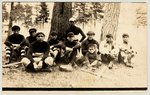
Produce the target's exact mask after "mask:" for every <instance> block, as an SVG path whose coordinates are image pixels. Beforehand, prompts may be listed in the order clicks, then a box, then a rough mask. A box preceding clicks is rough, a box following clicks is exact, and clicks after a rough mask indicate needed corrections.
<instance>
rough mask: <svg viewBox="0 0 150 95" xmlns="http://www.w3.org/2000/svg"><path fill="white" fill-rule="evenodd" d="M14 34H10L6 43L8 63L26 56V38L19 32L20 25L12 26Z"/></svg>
mask: <svg viewBox="0 0 150 95" xmlns="http://www.w3.org/2000/svg"><path fill="white" fill-rule="evenodd" d="M11 29H12V32H13V34H12V35H10V36H8V37H7V39H6V41H5V42H4V44H5V45H6V64H9V63H10V62H11V59H12V58H13V57H15V58H16V59H18V58H22V57H24V56H25V50H24V47H25V38H24V36H23V35H21V34H19V31H20V27H19V26H17V25H15V26H13V27H12V28H11Z"/></svg>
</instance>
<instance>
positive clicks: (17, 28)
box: [11, 25, 20, 31]
mask: <svg viewBox="0 0 150 95" xmlns="http://www.w3.org/2000/svg"><path fill="white" fill-rule="evenodd" d="M11 30H12V31H15V30H20V27H19V26H17V25H15V26H13V27H12V28H11Z"/></svg>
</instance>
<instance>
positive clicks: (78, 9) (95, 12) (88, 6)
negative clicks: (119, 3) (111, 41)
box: [73, 2, 104, 23]
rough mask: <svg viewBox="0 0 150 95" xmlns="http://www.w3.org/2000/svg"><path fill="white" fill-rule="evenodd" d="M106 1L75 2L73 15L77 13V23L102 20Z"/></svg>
mask: <svg viewBox="0 0 150 95" xmlns="http://www.w3.org/2000/svg"><path fill="white" fill-rule="evenodd" d="M103 8H104V3H98V2H92V3H84V2H80V3H74V4H73V15H76V14H77V19H76V21H77V23H88V22H89V21H92V20H99V21H100V20H101V19H102V18H103V13H104V11H103Z"/></svg>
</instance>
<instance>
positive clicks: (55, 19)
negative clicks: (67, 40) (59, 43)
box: [49, 2, 72, 39]
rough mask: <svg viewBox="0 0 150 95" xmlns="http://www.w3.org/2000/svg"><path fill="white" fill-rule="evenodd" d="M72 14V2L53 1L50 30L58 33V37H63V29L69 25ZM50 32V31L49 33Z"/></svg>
mask: <svg viewBox="0 0 150 95" xmlns="http://www.w3.org/2000/svg"><path fill="white" fill-rule="evenodd" d="M71 16H72V3H70V2H67V3H64V2H61V3H58V2H57V3H54V8H53V16H52V21H51V30H50V32H52V31H56V32H57V33H58V38H59V39H62V38H63V37H64V34H65V31H66V30H67V29H68V27H69V18H70V17H71ZM49 34H50V33H49Z"/></svg>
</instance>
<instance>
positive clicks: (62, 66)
mask: <svg viewBox="0 0 150 95" xmlns="http://www.w3.org/2000/svg"><path fill="white" fill-rule="evenodd" d="M59 68H60V70H62V71H67V72H71V71H73V70H74V69H73V68H72V65H70V64H68V65H60V67H59Z"/></svg>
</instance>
